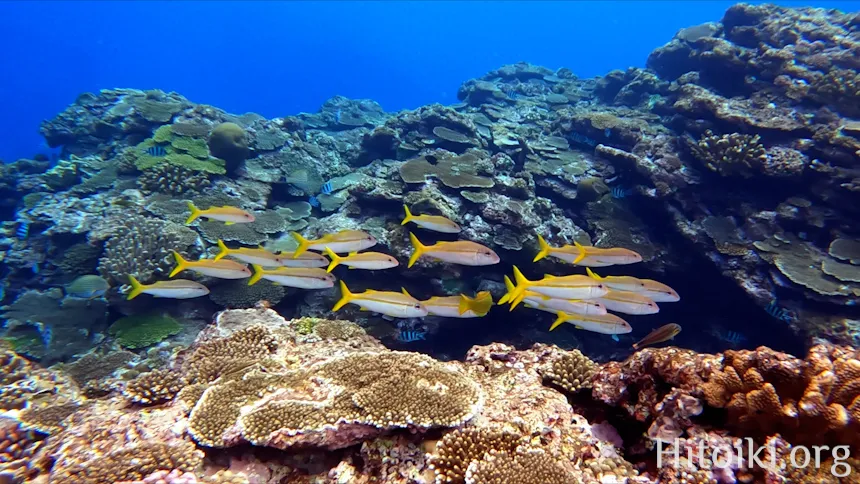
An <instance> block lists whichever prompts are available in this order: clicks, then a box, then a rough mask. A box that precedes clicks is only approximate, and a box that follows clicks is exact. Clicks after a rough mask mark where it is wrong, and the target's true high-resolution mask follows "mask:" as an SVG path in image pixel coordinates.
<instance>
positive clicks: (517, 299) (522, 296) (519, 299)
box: [508, 291, 526, 311]
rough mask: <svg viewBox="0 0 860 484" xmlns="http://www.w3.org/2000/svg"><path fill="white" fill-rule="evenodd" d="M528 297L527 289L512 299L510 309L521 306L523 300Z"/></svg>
mask: <svg viewBox="0 0 860 484" xmlns="http://www.w3.org/2000/svg"><path fill="white" fill-rule="evenodd" d="M525 298H526V293H525V291H523V292H521V293H520V295H519V296H517V297H515V298H514V299H512V300H511V308H510V309H509V310H508V311H513V310H514V308H515V307H517V306H519V305H520V303H521V302H523V300H524V299H525Z"/></svg>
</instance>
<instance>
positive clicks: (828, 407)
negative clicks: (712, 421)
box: [593, 345, 860, 445]
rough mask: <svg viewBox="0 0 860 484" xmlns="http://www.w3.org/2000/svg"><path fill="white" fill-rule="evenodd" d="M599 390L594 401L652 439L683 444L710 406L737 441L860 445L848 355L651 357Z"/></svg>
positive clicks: (598, 377)
mask: <svg viewBox="0 0 860 484" xmlns="http://www.w3.org/2000/svg"><path fill="white" fill-rule="evenodd" d="M593 382H594V388H593V392H594V395H595V397H596V398H598V399H599V400H601V401H603V402H605V403H607V404H610V405H614V406H620V407H622V408H624V409H625V410H626V411H627V412H628V413H629V414H630V415H631V416H633V417H634V418H636V419H637V420H639V421H642V422H651V429H650V430H649V435H651V436H652V437H654V438H661V439H662V438H669V439H671V438H674V437H677V436H679V435H680V434H681V433H683V431H684V429H685V428H687V427H690V426H691V420H690V419H691V418H694V417H695V416H697V415H699V414H700V413H702V411H703V405H702V404H703V403H704V404H707V405H708V406H710V407H714V408H724V409H726V410H727V413H726V420H725V422H724V425H725V426H726V427H727V428H729V429H732V430H734V431H736V432H737V433H738V435H744V436H751V437H756V438H766V437H767V436H769V435H773V434H775V433H779V434H780V435H782V436H783V437H784V438H785V439H786V440H788V441H789V442H791V443H794V444H803V445H807V444H813V445H817V444H821V443H835V444H848V445H857V443H858V440H857V439H858V430H860V354H858V353H857V351H856V350H853V349H849V348H843V347H837V346H828V345H818V346H815V347H813V348H812V349H811V350H810V351H809V354H808V355H807V356H806V358H805V359H799V358H795V357H793V356H791V355H787V354H785V353H779V352H776V351H773V350H771V349H769V348H765V347H761V348H758V349H756V350H740V351H733V350H730V351H727V352H726V353H725V354H723V355H707V354H697V353H695V352H692V351H688V350H681V349H677V348H664V349H645V350H642V351H639V352H637V353H636V354H634V355H633V357H631V358H630V359H628V360H627V361H626V362H624V363H617V362H610V363H607V364H606V365H603V366H601V367H600V369H599V370H598V371H597V373H596V374H595V376H594V378H593ZM633 397H635V400H633V399H632V398H633Z"/></svg>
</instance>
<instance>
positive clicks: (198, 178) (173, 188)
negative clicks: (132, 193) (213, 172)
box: [137, 163, 211, 195]
mask: <svg viewBox="0 0 860 484" xmlns="http://www.w3.org/2000/svg"><path fill="white" fill-rule="evenodd" d="M137 184H138V186H140V188H141V189H142V190H143V191H145V192H157V193H166V194H168V195H182V194H185V193H192V194H193V193H202V192H203V191H205V190H206V189H207V188H209V187H210V186H211V182H210V181H209V176H208V175H207V174H206V173H204V172H197V171H193V170H189V169H188V168H185V167H183V166H178V165H171V164H166V163H165V164H160V165H156V166H154V167H152V168H148V169H145V170H143V173H142V174H141V175H140V176H138V177H137Z"/></svg>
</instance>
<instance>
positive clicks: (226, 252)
mask: <svg viewBox="0 0 860 484" xmlns="http://www.w3.org/2000/svg"><path fill="white" fill-rule="evenodd" d="M218 248H219V249H221V252H218V255H216V256H215V259H213V260H221V259H223V258H224V256H227V255H230V249H229V248H227V245H226V244H224V241H223V240H221V239H218Z"/></svg>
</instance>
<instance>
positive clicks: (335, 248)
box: [293, 230, 376, 258]
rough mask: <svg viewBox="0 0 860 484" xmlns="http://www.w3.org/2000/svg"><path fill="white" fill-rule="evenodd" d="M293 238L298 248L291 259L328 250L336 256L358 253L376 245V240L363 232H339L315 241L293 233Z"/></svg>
mask: <svg viewBox="0 0 860 484" xmlns="http://www.w3.org/2000/svg"><path fill="white" fill-rule="evenodd" d="M293 237H294V238H295V239H296V242H298V243H299V246H298V247H297V248H296V250H295V252H293V258H296V257H298V256H299V255H301V254H302V253H303V252H304V251H306V250H308V249H311V250H325V249H326V248H329V249H331V250H332V252H335V253H337V254H344V253H349V252H358V251H360V250H364V249H367V248H370V247H373V246H374V245H376V238H375V237H373V236H372V235H370V234H368V233H367V232H365V231H363V230H341V231H340V232H335V233H333V234H325V235H323V236H322V237H320V238H318V239H316V240H308V239H306V238H304V237H302V234H300V233H298V232H293Z"/></svg>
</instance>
